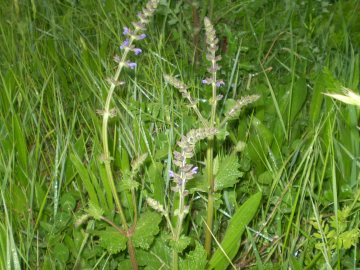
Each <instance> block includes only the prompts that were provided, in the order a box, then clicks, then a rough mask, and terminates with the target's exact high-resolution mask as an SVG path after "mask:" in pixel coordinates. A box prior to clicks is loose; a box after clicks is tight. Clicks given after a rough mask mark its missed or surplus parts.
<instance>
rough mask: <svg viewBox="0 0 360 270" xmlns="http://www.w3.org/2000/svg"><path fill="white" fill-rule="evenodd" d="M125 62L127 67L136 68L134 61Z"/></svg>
mask: <svg viewBox="0 0 360 270" xmlns="http://www.w3.org/2000/svg"><path fill="white" fill-rule="evenodd" d="M126 64H127V66H128V67H129V68H131V69H134V68H136V63H134V62H130V61H127V62H126Z"/></svg>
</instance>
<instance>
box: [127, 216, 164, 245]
mask: <svg viewBox="0 0 360 270" xmlns="http://www.w3.org/2000/svg"><path fill="white" fill-rule="evenodd" d="M160 222H161V215H160V214H158V213H156V212H145V213H143V214H141V216H140V218H139V220H138V222H137V225H136V229H135V233H134V235H133V237H132V240H133V242H134V246H135V247H140V248H143V249H148V248H149V247H150V245H151V243H152V242H153V241H154V236H155V235H156V234H158V233H159V231H160V229H159V224H160Z"/></svg>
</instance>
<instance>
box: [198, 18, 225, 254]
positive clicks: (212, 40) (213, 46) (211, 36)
mask: <svg viewBox="0 0 360 270" xmlns="http://www.w3.org/2000/svg"><path fill="white" fill-rule="evenodd" d="M204 24H205V33H206V44H207V54H206V59H207V60H208V61H210V67H209V68H208V72H209V73H210V77H208V78H206V79H203V80H202V83H203V84H207V85H211V89H212V97H211V99H210V104H211V115H210V123H209V127H210V128H212V127H214V126H215V124H216V108H217V103H218V101H219V100H221V99H222V96H221V95H217V88H219V87H221V86H223V85H225V83H224V81H223V80H218V79H217V71H218V70H219V69H220V68H221V67H220V66H219V65H218V63H217V62H219V61H220V60H221V56H220V55H219V56H216V51H217V50H218V48H219V47H218V43H219V40H218V39H217V37H216V33H215V29H214V26H213V25H212V23H211V22H210V20H209V19H208V18H207V17H205V19H204ZM213 162H214V138H212V137H210V138H209V142H208V147H207V151H206V169H207V178H208V186H209V191H208V203H207V219H206V223H207V226H206V227H207V228H209V229H210V230H211V229H212V224H213V219H214V191H215V190H214V189H215V188H214V187H215V179H214V170H213ZM209 229H207V230H206V233H205V250H206V252H207V254H208V255H209V256H210V254H211V240H212V236H211V231H209Z"/></svg>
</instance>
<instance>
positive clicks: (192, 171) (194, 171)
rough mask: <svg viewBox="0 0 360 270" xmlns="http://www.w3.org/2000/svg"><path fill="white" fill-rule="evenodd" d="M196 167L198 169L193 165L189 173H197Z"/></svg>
mask: <svg viewBox="0 0 360 270" xmlns="http://www.w3.org/2000/svg"><path fill="white" fill-rule="evenodd" d="M198 169H199V168H198V167H193V168H192V169H191V173H193V174H197V172H198Z"/></svg>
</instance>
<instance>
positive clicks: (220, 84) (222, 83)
mask: <svg viewBox="0 0 360 270" xmlns="http://www.w3.org/2000/svg"><path fill="white" fill-rule="evenodd" d="M223 85H225V83H224V81H223V80H221V81H217V82H216V86H217V87H221V86H223Z"/></svg>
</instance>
